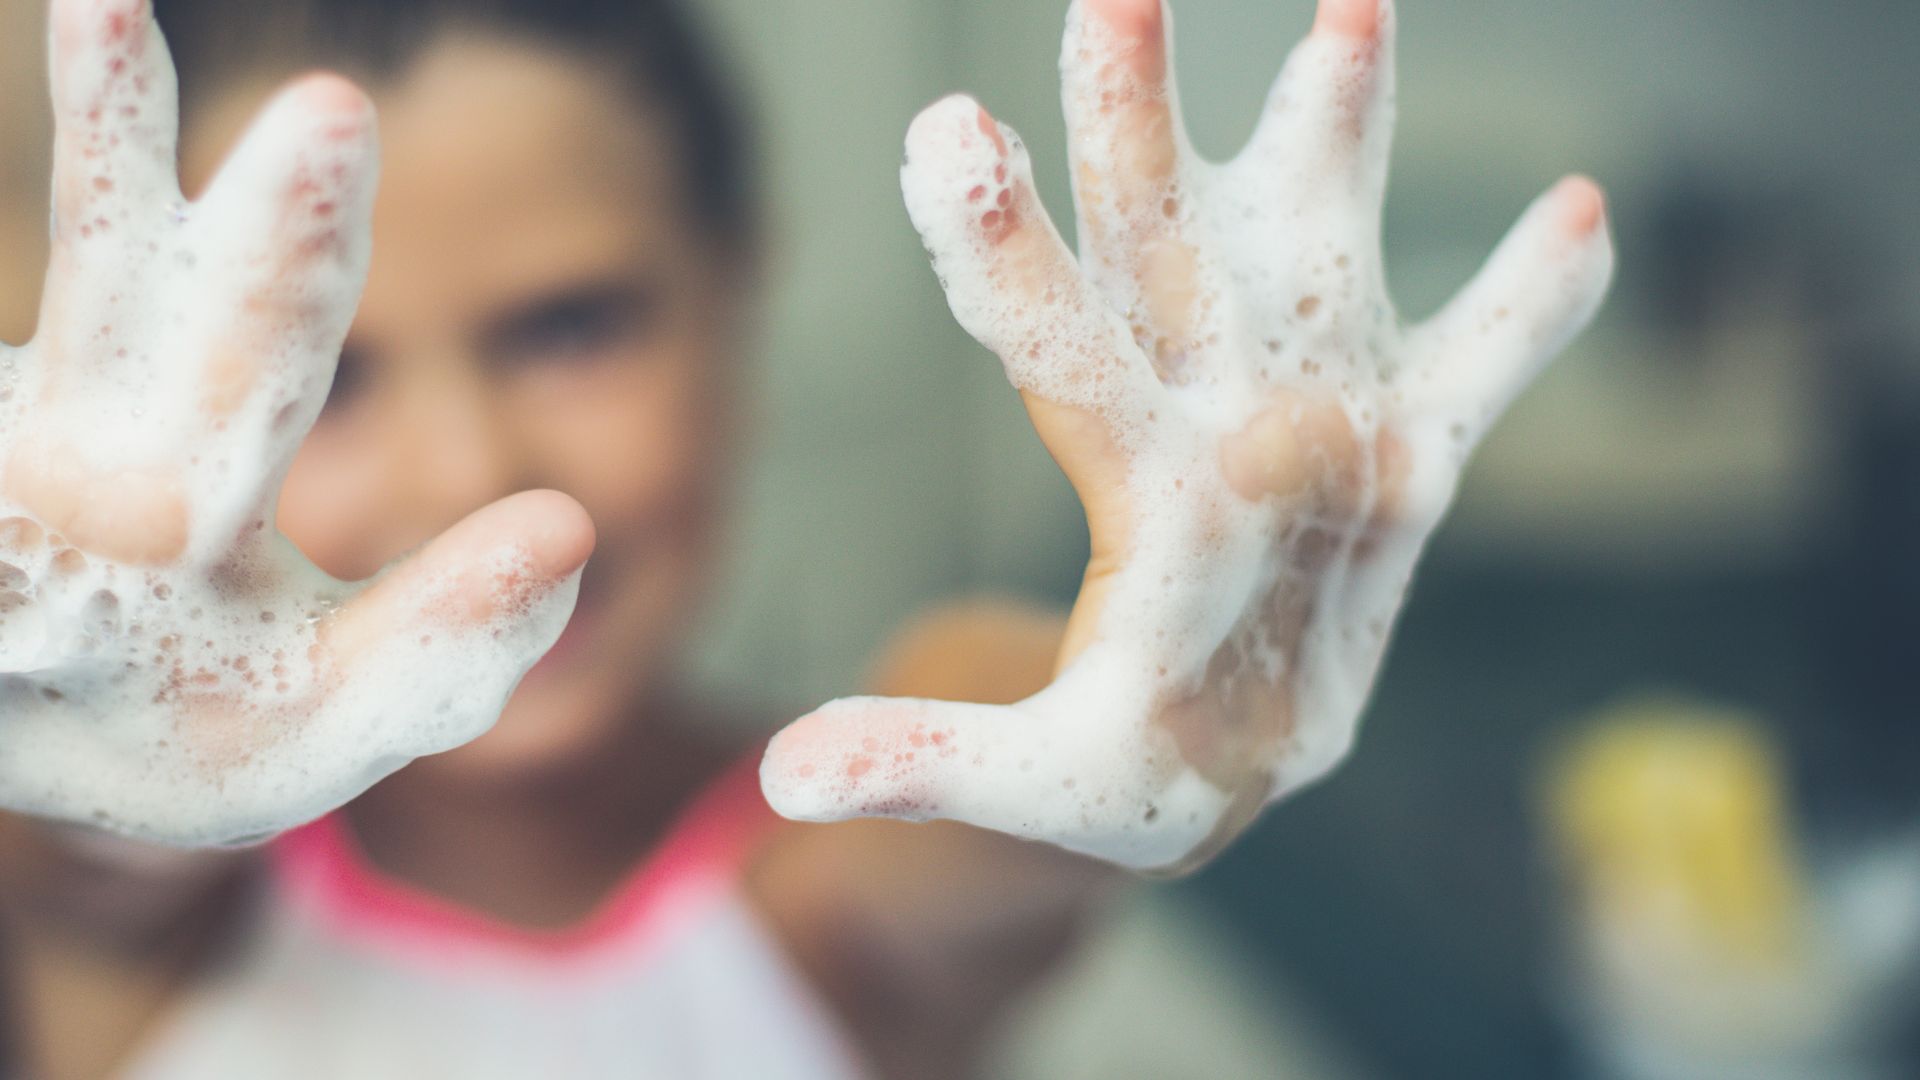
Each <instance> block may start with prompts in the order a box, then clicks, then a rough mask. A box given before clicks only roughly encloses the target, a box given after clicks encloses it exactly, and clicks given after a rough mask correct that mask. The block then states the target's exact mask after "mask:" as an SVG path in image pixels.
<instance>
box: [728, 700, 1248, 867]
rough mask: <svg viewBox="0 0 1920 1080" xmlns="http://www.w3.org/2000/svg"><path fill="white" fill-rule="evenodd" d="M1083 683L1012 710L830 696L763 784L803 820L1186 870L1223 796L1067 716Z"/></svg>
mask: <svg viewBox="0 0 1920 1080" xmlns="http://www.w3.org/2000/svg"><path fill="white" fill-rule="evenodd" d="M1073 678H1074V676H1073V675H1071V674H1069V675H1068V676H1066V677H1065V679H1064V680H1063V681H1062V682H1056V683H1055V684H1054V685H1053V686H1052V687H1050V688H1049V689H1047V690H1043V691H1042V692H1041V693H1040V694H1039V695H1036V696H1034V697H1031V698H1028V699H1027V700H1026V701H1024V702H1021V703H1019V704H1017V705H1011V706H1002V705H975V704H965V703H958V702H947V701H928V700H923V699H915V698H877V697H859V698H845V699H842V700H840V701H835V702H832V703H830V704H828V705H826V706H824V707H823V708H821V709H819V710H818V711H816V712H814V713H812V714H811V715H808V716H805V717H802V718H801V719H799V720H797V721H795V722H794V723H793V724H791V725H789V726H788V727H787V728H786V729H785V730H783V731H781V732H780V733H779V734H778V735H776V736H774V738H773V740H772V742H770V743H769V744H768V746H767V753H766V756H765V758H764V759H762V761H761V763H760V786H761V790H762V791H763V792H764V793H765V795H766V797H767V801H768V803H769V804H770V805H771V806H772V807H773V809H774V810H775V811H776V812H777V813H779V814H781V815H782V816H783V817H787V818H790V819H793V820H796V821H815V822H832V821H845V820H849V819H852V818H860V817H886V818H896V819H899V820H903V821H932V820H936V819H937V820H950V821H960V822H965V823H967V824H969V825H974V826H978V827H980V828H984V829H992V830H994V831H996V832H1003V833H1007V834H1009V835H1012V836H1018V837H1022V838H1025V839H1028V840H1041V841H1045V842H1047V843H1050V844H1054V845H1056V846H1059V847H1063V848H1067V849H1069V850H1072V851H1079V852H1082V853H1085V854H1089V855H1094V856H1096V857H1098V858H1102V859H1105V860H1107V861H1109V862H1114V863H1118V864H1120V865H1123V866H1130V867H1133V868H1135V869H1141V870H1146V869H1154V868H1160V867H1167V866H1171V865H1173V864H1175V863H1177V862H1178V861H1179V860H1180V859H1181V858H1182V857H1183V856H1184V855H1186V854H1187V853H1188V852H1190V851H1192V850H1194V848H1195V847H1196V846H1197V845H1198V844H1199V843H1200V842H1201V841H1202V840H1203V839H1204V838H1205V837H1206V835H1207V834H1208V832H1209V831H1210V830H1211V829H1212V826H1213V824H1214V822H1215V820H1217V817H1218V805H1217V804H1218V800H1216V799H1214V798H1213V797H1212V795H1211V793H1210V791H1209V792H1207V793H1205V794H1200V795H1199V796H1198V797H1197V798H1196V791H1198V790H1199V789H1204V788H1205V785H1204V783H1201V782H1200V781H1198V780H1196V779H1194V778H1192V776H1191V774H1190V773H1178V774H1176V775H1169V774H1167V773H1166V770H1165V768H1164V763H1160V764H1156V763H1154V762H1153V760H1152V758H1153V755H1152V754H1151V753H1147V754H1144V755H1143V754H1142V753H1141V751H1142V749H1143V745H1144V744H1137V743H1136V741H1135V740H1134V739H1132V738H1129V737H1127V736H1126V735H1125V734H1123V733H1119V732H1116V731H1112V730H1103V731H1101V732H1099V733H1098V734H1097V735H1092V736H1089V735H1088V734H1087V733H1085V732H1084V731H1083V729H1082V728H1081V725H1078V724H1075V723H1073V722H1072V718H1071V717H1069V716H1067V715H1063V714H1062V713H1061V712H1060V711H1059V704H1058V702H1059V700H1060V698H1061V697H1065V698H1069V699H1071V698H1073V696H1074V695H1076V694H1078V692H1079V689H1080V688H1079V687H1076V686H1072V685H1068V684H1070V683H1071V682H1072V680H1073ZM1063 686H1065V689H1064V690H1063V689H1062V687H1063ZM1050 701H1053V702H1054V704H1049V702H1050ZM1075 704H1078V705H1084V704H1085V701H1084V698H1083V697H1082V698H1080V699H1079V700H1077V701H1075ZM1143 761H1144V762H1145V763H1144V764H1143Z"/></svg>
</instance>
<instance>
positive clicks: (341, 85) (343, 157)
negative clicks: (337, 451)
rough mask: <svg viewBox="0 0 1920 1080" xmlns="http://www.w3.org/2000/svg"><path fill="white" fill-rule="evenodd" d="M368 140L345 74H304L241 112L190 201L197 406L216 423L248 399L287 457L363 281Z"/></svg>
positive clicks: (362, 109) (375, 156) (307, 419)
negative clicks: (202, 189)
mask: <svg viewBox="0 0 1920 1080" xmlns="http://www.w3.org/2000/svg"><path fill="white" fill-rule="evenodd" d="M378 161H379V143H378V134H377V130H376V125H375V121H374V112H373V105H372V103H371V102H369V101H368V100H367V98H366V95H365V94H363V93H361V91H360V90H359V89H358V88H357V87H355V86H354V85H353V84H352V83H350V82H348V81H346V80H345V79H342V78H340V77H338V76H334V75H324V74H322V75H311V76H308V77H306V78H304V79H301V80H299V81H298V82H295V83H294V84H292V85H291V86H289V87H287V88H286V89H285V90H283V91H281V92H280V94H279V95H277V96H276V97H275V98H274V100H273V101H272V102H271V103H269V104H268V106H267V107H266V109H265V110H263V111H262V113H261V114H260V117H259V118H258V119H257V120H255V121H254V123H253V126H252V127H251V128H250V129H249V130H248V132H247V134H246V136H245V137H244V138H243V139H242V140H241V142H240V145H239V146H238V147H237V148H236V149H235V151H234V153H233V156H232V157H231V159H229V160H228V162H227V163H226V164H225V165H224V166H223V167H222V168H221V170H220V173H219V175H218V176H217V177H215V179H214V181H213V183H212V185H211V186H210V187H209V188H208V190H207V193H206V196H205V197H204V198H203V199H201V201H200V204H199V205H198V206H197V207H195V210H194V214H195V217H196V219H197V220H198V221H200V222H201V223H202V225H201V227H202V228H204V229H206V230H207V231H208V236H207V239H208V244H207V248H208V252H207V255H206V259H207V261H208V262H209V263H210V264H211V265H208V266H207V267H206V269H207V270H208V271H209V272H210V274H211V275H212V276H211V277H210V279H209V280H212V281H220V282H226V283H230V284H229V285H228V287H229V288H231V289H232V290H233V292H234V295H231V296H226V297H222V298H220V299H221V300H222V301H223V302H221V303H216V304H213V305H210V310H212V311H214V312H216V313H217V314H216V316H215V319H216V321H215V323H214V324H213V325H212V326H211V327H210V328H209V329H208V331H207V336H208V349H207V354H208V358H207V367H206V369H205V372H204V377H205V382H204V390H203V403H204V405H205V407H206V410H207V413H208V414H209V416H210V417H212V418H214V419H216V420H224V419H226V418H227V417H229V416H231V415H232V414H233V413H235V412H236V411H237V410H238V409H239V408H240V407H241V405H243V404H245V403H247V402H248V401H249V400H252V401H254V402H256V408H257V412H258V414H259V415H261V416H263V417H272V418H273V423H274V429H275V430H274V431H273V435H274V436H276V437H277V441H278V443H279V444H280V446H279V448H280V450H281V451H282V452H283V454H290V453H291V451H292V449H293V448H294V447H296V446H297V445H298V443H299V441H300V439H301V437H303V436H304V435H305V433H306V431H307V429H308V428H309V427H310V426H311V425H312V422H313V419H314V417H315V416H317V415H318V413H319V409H320V406H321V405H322V404H323V403H324V402H325V400H326V393H327V388H328V385H329V384H330V383H331V381H332V378H333V369H334V364H335V363H336V361H337V359H338V356H339V350H340V345H341V342H342V341H344V340H345V338H346V334H347V329H348V326H349V325H350V324H351V322H352V320H353V313H354V308H355V306H356V305H357V304H358V302H359V296H360V289H361V287H362V285H363V284H364V282H365V278H366V269H367V261H368V257H369V251H370V246H371V237H372V220H373V198H374V190H375V183H376V179H377V174H378Z"/></svg>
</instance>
